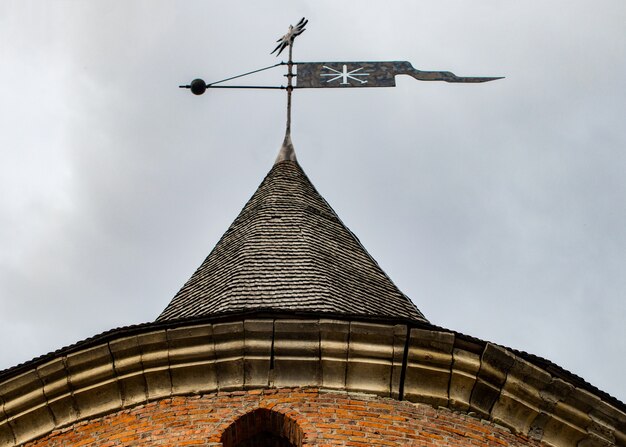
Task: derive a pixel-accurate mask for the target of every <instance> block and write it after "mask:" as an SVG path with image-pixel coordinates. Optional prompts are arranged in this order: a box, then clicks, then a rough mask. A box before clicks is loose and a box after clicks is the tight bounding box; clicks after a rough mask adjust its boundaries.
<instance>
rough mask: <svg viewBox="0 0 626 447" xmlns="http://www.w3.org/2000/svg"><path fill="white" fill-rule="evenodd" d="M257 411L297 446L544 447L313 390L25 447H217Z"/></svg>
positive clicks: (176, 408)
mask: <svg viewBox="0 0 626 447" xmlns="http://www.w3.org/2000/svg"><path fill="white" fill-rule="evenodd" d="M258 409H267V410H271V411H272V412H277V413H280V415H281V416H280V417H283V416H284V418H285V420H288V421H290V422H289V423H295V424H297V426H298V427H297V429H298V431H299V430H301V434H300V435H298V436H301V439H298V442H301V443H302V444H301V445H302V446H319V447H322V446H355V447H369V446H381V445H382V446H450V447H451V446H454V447H465V446H484V447H491V446H494V447H495V446H497V447H501V446H537V447H539V446H544V444H542V443H541V442H537V441H534V440H531V439H529V438H527V437H524V436H519V435H514V434H512V433H510V432H509V431H508V430H507V429H505V428H502V427H499V426H496V425H494V424H492V423H490V422H487V421H481V420H479V419H478V418H475V417H472V416H468V415H464V414H460V413H455V412H452V411H450V410H447V409H438V410H437V409H435V408H433V407H431V406H428V405H422V404H413V403H409V402H400V401H396V400H393V399H389V398H380V397H375V396H368V395H354V394H351V395H349V394H345V393H338V392H324V391H319V390H318V389H278V390H277V389H272V390H251V391H237V392H231V393H217V394H207V395H201V396H181V397H174V398H167V399H162V400H158V401H154V402H150V403H147V404H143V405H138V406H136V407H133V408H130V409H126V410H122V411H118V412H116V413H113V414H109V415H106V416H103V417H100V418H95V419H90V420H87V421H81V422H78V423H75V424H74V425H72V426H70V427H66V428H63V429H59V430H56V431H54V432H52V433H50V434H49V435H47V436H45V437H43V438H40V439H38V440H35V441H33V442H30V443H27V444H26V446H28V447H43V446H46V447H57V446H58V447H60V446H72V447H82V446H93V447H114V446H140V445H141V446H144V445H149V446H161V445H163V446H206V447H208V446H211V447H213V446H215V447H217V446H221V445H222V444H221V442H220V441H221V440H222V435H223V433H224V432H225V431H227V430H229V428H230V430H231V431H232V427H233V426H232V424H233V423H234V422H235V421H237V420H241V419H239V418H241V417H242V416H244V415H245V414H249V413H250V412H254V411H255V410H258ZM263 412H264V413H267V412H265V411H263ZM291 428H293V427H291Z"/></svg>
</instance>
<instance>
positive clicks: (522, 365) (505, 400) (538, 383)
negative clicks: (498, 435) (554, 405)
mask: <svg viewBox="0 0 626 447" xmlns="http://www.w3.org/2000/svg"><path fill="white" fill-rule="evenodd" d="M551 380H552V377H551V376H550V374H548V373H547V372H546V371H544V370H542V369H540V368H538V367H536V366H534V365H532V364H530V363H529V362H527V361H525V360H523V359H521V358H519V357H517V358H516V359H515V362H514V363H513V366H511V368H510V369H509V372H508V374H507V376H506V380H505V383H504V385H503V387H502V393H500V397H499V398H498V400H497V401H496V403H495V404H494V406H493V408H492V410H491V418H492V420H493V421H494V422H496V423H498V424H501V425H504V426H505V427H508V428H510V429H511V430H512V431H513V432H515V433H523V434H527V433H528V432H529V431H530V429H531V426H532V424H533V421H534V420H535V419H536V417H537V416H538V415H539V414H540V412H541V410H542V404H543V402H544V400H543V398H542V396H541V394H540V393H541V391H543V390H544V389H546V387H547V386H548V385H549V384H550V382H551Z"/></svg>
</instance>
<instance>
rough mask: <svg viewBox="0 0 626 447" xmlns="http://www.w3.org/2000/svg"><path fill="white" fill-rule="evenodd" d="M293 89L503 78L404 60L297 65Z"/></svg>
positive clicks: (392, 85) (385, 85)
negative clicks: (401, 79) (425, 67)
mask: <svg viewBox="0 0 626 447" xmlns="http://www.w3.org/2000/svg"><path fill="white" fill-rule="evenodd" d="M295 64H296V65H297V67H298V74H297V83H296V88H350V87H395V86H396V79H395V77H396V75H409V76H412V77H413V78H415V79H418V80H420V81H445V82H464V83H467V82H471V83H477V82H488V81H494V80H496V79H502V77H467V76H456V75H455V74H454V73H451V72H449V71H421V70H417V69H415V68H413V66H412V65H411V63H410V62H407V61H391V62H296V63H295Z"/></svg>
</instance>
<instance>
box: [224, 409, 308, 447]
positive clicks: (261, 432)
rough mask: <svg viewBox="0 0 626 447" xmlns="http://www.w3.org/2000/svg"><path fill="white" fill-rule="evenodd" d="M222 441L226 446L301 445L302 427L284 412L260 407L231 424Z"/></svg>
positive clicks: (291, 446) (281, 446) (297, 446)
mask: <svg viewBox="0 0 626 447" xmlns="http://www.w3.org/2000/svg"><path fill="white" fill-rule="evenodd" d="M221 442H222V445H223V446H224V447H301V446H302V429H301V428H300V426H299V425H298V424H297V423H296V422H295V421H294V420H293V419H291V418H289V417H287V416H285V415H284V414H281V413H278V412H276V411H271V410H267V409H265V408H259V409H258V410H254V411H251V412H250V413H246V414H244V415H243V416H241V417H240V418H239V419H237V420H236V421H235V422H233V423H232V424H230V426H229V427H228V428H227V429H226V430H224V433H222V438H221Z"/></svg>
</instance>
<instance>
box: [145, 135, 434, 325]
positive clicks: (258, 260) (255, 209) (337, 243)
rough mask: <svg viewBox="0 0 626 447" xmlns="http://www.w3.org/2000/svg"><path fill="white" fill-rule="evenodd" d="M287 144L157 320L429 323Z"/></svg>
mask: <svg viewBox="0 0 626 447" xmlns="http://www.w3.org/2000/svg"><path fill="white" fill-rule="evenodd" d="M289 147H290V146H289V145H287V146H283V148H282V149H281V152H280V154H279V158H278V160H277V161H276V164H275V165H274V166H273V168H272V169H271V170H270V172H269V173H268V174H267V176H266V177H265V179H264V180H263V182H262V183H261V185H260V186H259V188H258V189H257V191H256V192H255V193H254V195H253V196H252V198H251V199H250V200H249V201H248V203H247V204H246V206H245V207H244V208H243V210H242V211H241V213H240V214H239V216H238V217H237V218H236V219H235V221H234V222H233V223H232V225H231V226H230V228H229V229H228V230H227V231H226V233H225V234H224V235H223V236H222V238H221V239H220V241H219V242H218V243H217V245H216V246H215V248H214V249H213V251H212V252H211V253H210V254H209V256H208V257H207V258H206V260H205V261H204V262H203V263H202V265H201V266H200V267H199V268H198V270H196V272H195V273H194V274H193V275H192V276H191V278H190V279H189V281H187V283H186V284H185V285H184V286H183V288H182V289H181V290H180V291H179V292H178V293H177V294H176V296H174V298H173V299H172V301H171V302H170V304H169V305H168V306H167V307H166V308H165V310H164V311H163V313H162V314H161V315H160V316H159V317H158V319H157V321H167V320H177V319H183V318H200V317H206V316H211V315H221V314H233V313H241V312H245V313H249V312H263V313H266V312H270V313H271V312H286V311H287V312H294V313H297V314H307V315H316V316H322V315H331V316H354V317H366V318H380V319H401V320H412V321H419V322H427V320H426V318H425V317H424V315H423V314H422V313H421V312H420V311H419V310H418V309H417V307H416V306H415V305H414V304H413V303H412V302H411V300H409V298H407V297H406V295H404V294H403V293H402V292H400V290H399V289H398V288H397V287H396V285H395V284H394V283H393V282H392V281H391V279H389V277H388V276H387V275H386V274H385V273H384V272H383V271H382V269H381V268H380V267H379V265H378V264H377V262H376V261H375V260H374V259H373V258H372V257H371V256H370V255H369V253H368V252H367V251H366V250H365V248H364V247H363V246H362V245H361V243H360V242H359V240H358V239H357V238H356V236H355V235H354V234H353V233H352V232H351V231H350V230H349V229H348V228H347V227H346V226H345V225H344V224H343V222H341V220H340V219H339V217H338V216H337V214H336V213H335V212H334V211H333V209H332V208H331V207H330V206H329V205H328V203H327V202H326V200H324V198H323V197H322V196H321V195H320V194H319V193H318V192H317V191H316V189H315V187H314V186H313V185H312V184H311V182H310V181H309V179H308V177H307V176H306V174H305V173H304V171H303V170H302V168H301V167H300V165H299V164H298V163H297V162H296V161H295V159H294V158H295V156H294V154H293V153H292V152H289ZM290 157H293V158H290Z"/></svg>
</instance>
